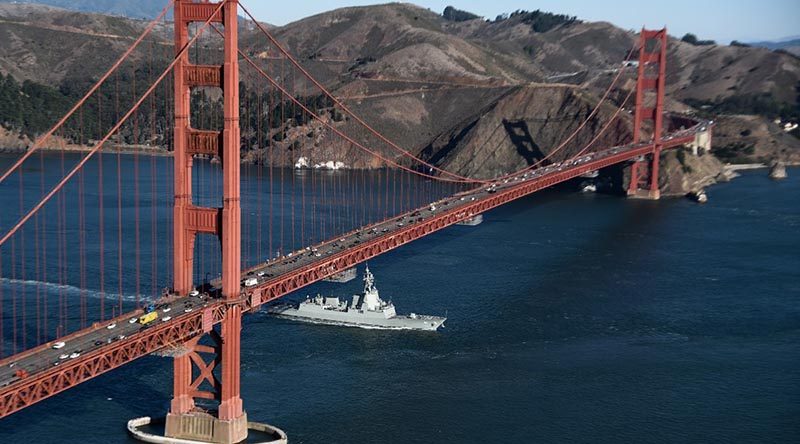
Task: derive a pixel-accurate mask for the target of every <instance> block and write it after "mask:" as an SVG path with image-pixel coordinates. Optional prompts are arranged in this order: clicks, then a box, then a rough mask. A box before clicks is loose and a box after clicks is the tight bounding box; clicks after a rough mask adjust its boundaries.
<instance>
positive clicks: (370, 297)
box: [364, 265, 383, 311]
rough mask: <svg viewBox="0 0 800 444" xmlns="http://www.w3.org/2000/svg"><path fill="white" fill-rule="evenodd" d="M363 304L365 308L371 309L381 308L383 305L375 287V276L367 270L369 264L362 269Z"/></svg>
mask: <svg viewBox="0 0 800 444" xmlns="http://www.w3.org/2000/svg"><path fill="white" fill-rule="evenodd" d="M364 305H365V306H366V309H367V310H371V311H378V310H381V307H382V305H383V301H381V298H380V296H379V294H378V289H377V288H375V276H373V275H372V272H370V271H369V265H367V268H366V270H364Z"/></svg>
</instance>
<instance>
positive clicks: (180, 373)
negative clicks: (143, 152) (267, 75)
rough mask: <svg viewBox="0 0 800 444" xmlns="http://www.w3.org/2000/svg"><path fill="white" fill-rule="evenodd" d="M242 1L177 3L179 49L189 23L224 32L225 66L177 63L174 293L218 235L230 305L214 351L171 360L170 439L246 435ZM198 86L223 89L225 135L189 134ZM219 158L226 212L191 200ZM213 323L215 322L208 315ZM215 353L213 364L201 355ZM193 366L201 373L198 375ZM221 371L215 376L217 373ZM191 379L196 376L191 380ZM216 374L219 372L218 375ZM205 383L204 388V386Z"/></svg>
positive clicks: (189, 282) (184, 59) (233, 439)
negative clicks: (242, 386) (196, 181)
mask: <svg viewBox="0 0 800 444" xmlns="http://www.w3.org/2000/svg"><path fill="white" fill-rule="evenodd" d="M237 12H238V0H223V1H222V2H215V3H209V2H200V3H197V2H193V1H191V0H176V1H175V51H176V53H179V51H180V50H181V49H182V48H183V47H184V46H186V45H187V44H188V42H189V24H190V23H194V22H200V23H205V22H207V21H210V22H211V24H212V25H214V24H217V23H219V24H222V25H223V26H224V27H225V31H224V40H225V45H224V46H225V50H224V63H223V65H221V66H220V65H214V66H208V65H195V64H192V63H191V62H190V60H189V55H188V54H189V52H188V51H187V52H185V53H184V55H182V56H180V60H179V61H178V63H177V64H176V65H175V69H174V73H175V133H174V138H175V139H174V146H175V148H174V150H175V151H174V154H173V155H174V163H175V202H174V210H173V211H174V214H173V216H174V227H173V230H174V232H173V238H174V245H173V247H174V248H173V251H174V264H173V265H174V276H175V282H174V292H175V294H178V295H181V296H185V295H187V294H188V293H189V292H190V291H191V290H192V289H193V288H194V281H193V276H192V267H193V263H194V245H195V238H196V237H197V235H198V234H201V235H215V236H218V237H219V239H220V241H221V245H222V296H223V297H224V298H226V299H227V301H229V302H230V304H229V305H228V308H227V311H226V313H225V317H224V320H223V322H222V323H221V327H220V329H219V332H217V331H215V330H213V329H212V327H211V322H210V321H209V322H204V324H205V325H207V327H206V328H204V330H205V333H208V335H209V336H210V337H211V339H212V343H213V345H200V344H199V340H200V337H197V338H195V339H193V340H191V341H189V342H187V343H186V344H184V347H181V348H182V351H183V352H184V353H183V354H182V355H180V356H177V357H175V358H174V367H175V376H174V378H175V380H174V397H173V399H172V404H171V409H170V413H169V414H168V416H167V426H166V434H167V436H169V437H174V438H183V439H192V440H199V441H206V442H214V443H237V442H240V441H243V440H244V439H245V438H246V437H247V414H246V413H245V412H244V410H243V408H242V399H241V398H240V397H239V347H240V340H241V319H242V311H241V308H240V307H239V306H238V305H237V304H236V302H238V300H239V299H240V285H241V284H240V282H241V271H240V270H241V207H240V185H239V168H240V165H239V162H240V160H239V150H240V137H239V63H238V28H237V26H238V23H237V22H238V20H237ZM194 87H218V88H221V89H222V91H223V95H224V101H223V103H224V105H223V106H224V121H225V123H224V127H223V128H222V130H221V131H201V130H197V129H194V128H192V125H191V121H190V114H191V113H190V96H191V89H192V88H194ZM197 154H205V155H218V156H219V157H220V159H222V169H223V206H222V208H204V207H199V206H195V205H194V204H193V202H192V157H193V156H194V155H197ZM208 317H209V318H210V316H208ZM201 353H203V354H210V355H211V357H210V360H209V362H207V361H206V359H204V358H203V357H202V356H201V355H200V354H201ZM193 368H196V369H197V371H196V372H193ZM215 370H216V372H215ZM193 373H194V374H196V375H197V377H196V378H195V377H194V375H193ZM215 373H216V374H215ZM204 382H207V383H208V384H207V387H208V388H206V389H205V390H204V389H202V388H201V385H202V384H203V383H204ZM196 398H202V399H210V400H215V401H217V402H218V403H219V404H218V410H217V411H216V412H211V413H205V412H200V411H198V409H196V407H195V399H196Z"/></svg>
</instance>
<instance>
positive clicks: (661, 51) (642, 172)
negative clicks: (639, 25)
mask: <svg viewBox="0 0 800 444" xmlns="http://www.w3.org/2000/svg"><path fill="white" fill-rule="evenodd" d="M639 39H640V41H639V66H638V75H637V82H636V113H635V115H634V120H633V143H640V142H642V141H643V140H642V136H643V123H644V122H645V121H652V122H653V132H652V134H653V137H652V139H651V140H648V141H647V142H651V143H652V145H653V153H652V155H651V156H652V158H651V159H650V162H649V165H647V164H645V163H644V162H641V161H637V162H634V163H633V165H632V166H631V180H630V183H629V186H628V195H629V196H632V197H645V198H649V199H658V198H659V197H660V195H661V193H660V190H659V186H658V175H659V160H660V158H661V150H662V146H663V141H662V138H661V135H662V133H663V129H664V92H665V88H666V83H667V28H664V29H660V30H647V29H642V32H641V34H640V37H639ZM653 74H655V76H653ZM648 166H649V170H650V171H649V175H648V174H647V171H646V168H647V167H648Z"/></svg>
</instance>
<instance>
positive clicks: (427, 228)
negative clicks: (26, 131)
mask: <svg viewBox="0 0 800 444" xmlns="http://www.w3.org/2000/svg"><path fill="white" fill-rule="evenodd" d="M706 126H707V125H706V124H698V125H696V126H695V127H693V128H690V129H688V130H684V131H680V132H677V133H674V134H672V135H670V137H668V138H667V139H665V140H664V144H663V147H664V148H673V147H676V146H679V145H683V144H686V143H690V142H692V141H694V139H695V135H696V134H697V133H699V132H702V131H705V129H706ZM652 151H653V145H652V144H637V145H626V146H620V147H615V148H610V149H607V150H605V151H600V152H595V153H591V154H587V155H585V156H581V157H578V158H575V159H570V160H567V161H565V162H562V163H556V164H552V165H549V166H547V167H544V168H540V169H537V170H534V171H531V172H528V173H526V174H520V175H518V176H515V177H513V178H510V179H509V180H506V181H503V182H500V183H497V184H496V185H495V187H494V188H493V189H492V190H491V191H490V190H489V188H488V187H481V188H477V189H474V190H472V191H469V192H465V193H461V194H459V195H456V196H452V197H450V198H447V199H444V200H441V201H438V202H434V203H433V204H432V206H427V207H424V208H420V209H418V210H415V211H412V212H409V213H406V214H404V215H401V216H397V217H394V218H392V219H390V220H386V221H383V222H380V223H377V224H375V225H371V226H369V227H365V228H363V229H361V230H358V231H354V232H351V233H348V234H345V235H343V236H340V237H337V238H336V239H334V240H330V241H328V242H324V243H322V244H319V245H316V246H313V247H308V248H307V249H305V250H301V251H300V252H295V253H294V254H292V256H291V257H283V258H280V259H277V260H273V261H270V262H267V263H264V264H262V265H259V266H257V267H254V268H251V269H248V270H245V275H244V276H243V282H244V280H246V279H248V278H254V279H256V280H257V284H256V285H253V286H250V287H244V286H243V287H242V288H243V292H242V297H241V298H240V299H239V300H236V301H223V300H220V299H216V298H213V297H210V296H207V295H204V296H201V297H172V298H169V299H168V300H167V301H166V302H164V304H163V306H161V307H160V308H159V319H158V320H157V321H156V322H153V323H152V324H151V325H149V326H145V327H143V326H141V325H140V324H138V323H130V322H128V321H129V320H130V319H131V318H133V317H135V316H137V315H139V314H141V311H139V312H132V313H128V314H126V315H123V316H121V317H120V318H117V319H116V320H114V321H109V322H107V323H104V324H102V325H94V326H93V327H92V328H88V329H85V330H81V331H79V332H76V333H73V334H71V335H70V336H68V337H65V338H61V339H60V340H61V341H64V342H65V343H66V345H65V346H64V347H63V348H60V349H53V348H52V345H53V344H54V342H51V343H48V344H44V345H42V346H39V347H37V348H34V349H32V350H28V351H25V352H23V353H20V354H17V355H14V356H11V357H8V358H6V359H3V360H2V361H0V418H2V417H4V416H6V415H9V414H11V413H14V412H16V411H18V410H20V409H22V408H24V407H27V406H29V405H31V404H34V403H36V402H38V401H41V400H42V399H45V398H47V397H50V396H52V395H55V394H57V393H59V392H62V391H64V390H67V389H69V388H71V387H73V386H75V385H77V384H80V383H81V382H84V381H86V380H88V379H91V378H93V377H95V376H98V375H100V374H102V373H105V372H107V371H110V370H112V369H114V368H117V367H119V366H122V365H124V364H126V363H128V362H131V361H133V360H135V359H137V358H140V357H142V356H145V355H147V354H149V353H152V352H154V351H157V350H160V349H162V348H164V347H169V346H173V345H178V344H181V343H182V342H184V341H186V340H188V339H191V338H192V337H194V336H197V335H199V334H202V333H204V332H207V331H209V330H210V329H211V328H212V326H213V325H214V324H216V323H218V322H220V321H221V320H222V318H223V316H224V313H225V311H226V310H227V308H228V307H229V306H230V305H232V304H234V305H241V306H242V308H243V309H244V310H247V311H249V310H255V309H257V308H258V307H259V306H260V305H262V304H264V303H267V302H271V301H274V300H276V299H278V298H280V297H282V296H285V295H286V294H288V293H291V292H292V291H295V290H298V289H300V288H302V287H304V286H306V285H309V284H312V283H314V282H317V281H319V280H322V279H324V278H326V277H329V276H332V275H334V274H336V273H338V272H340V271H343V270H346V269H348V268H350V267H352V266H354V265H356V264H358V263H361V262H364V261H366V260H369V259H370V258H372V257H375V256H378V255H380V254H382V253H385V252H386V251H389V250H392V249H394V248H397V247H399V246H401V245H404V244H406V243H409V242H411V241H413V240H416V239H419V238H421V237H424V236H426V235H428V234H431V233H433V232H435V231H438V230H441V229H443V228H446V227H448V226H451V225H454V224H456V223H458V222H460V221H463V220H466V219H469V218H471V217H472V216H474V215H477V214H481V213H484V212H486V211H488V210H490V209H492V208H495V207H497V206H500V205H502V204H505V203H508V202H510V201H513V200H516V199H519V198H521V197H524V196H527V195H529V194H532V193H534V192H536V191H539V190H541V189H544V188H548V187H551V186H553V185H556V184H558V183H561V182H564V181H567V180H570V179H573V178H575V177H578V176H581V175H583V174H586V173H589V172H592V171H596V170H599V169H602V168H605V167H608V166H611V165H614V164H618V163H622V162H626V161H630V160H632V159H635V158H637V157H640V156H644V155H646V154H649V153H651V152H652ZM165 309H167V311H166V312H165V311H164V310H165ZM166 316H170V318H171V319H169V320H168V321H167V322H165V321H164V318H165V317H166ZM112 322H113V323H115V324H116V326H115V327H114V328H112V329H109V328H107V326H108V325H109V324H110V323H112ZM76 351H80V356H79V357H76V358H74V359H70V358H65V359H60V358H59V357H60V356H61V355H62V354H64V353H67V354H69V353H72V352H76ZM56 363H57V364H56ZM18 370H24V371H25V372H27V376H25V377H23V378H19V377H17V376H16V375H15V372H17V371H18Z"/></svg>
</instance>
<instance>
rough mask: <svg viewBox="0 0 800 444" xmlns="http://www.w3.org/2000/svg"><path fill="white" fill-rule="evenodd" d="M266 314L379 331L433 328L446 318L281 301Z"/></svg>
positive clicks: (434, 329) (427, 329)
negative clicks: (342, 309) (392, 314)
mask: <svg viewBox="0 0 800 444" xmlns="http://www.w3.org/2000/svg"><path fill="white" fill-rule="evenodd" d="M268 313H269V314H271V315H273V316H276V317H279V318H283V319H289V320H293V321H300V322H309V323H313V324H325V325H337V326H343V327H359V328H366V329H380V330H423V331H436V330H438V329H439V328H440V327H442V326H443V325H444V321H445V320H446V318H443V317H439V316H426V315H414V314H411V315H396V316H392V317H388V318H387V317H385V316H384V315H383V313H380V312H377V313H376V312H363V313H362V312H360V311H358V310H347V311H341V310H335V309H326V308H322V307H319V306H312V305H311V304H300V305H299V306H294V305H289V304H282V305H275V306H273V307H270V308H269V309H268Z"/></svg>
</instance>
